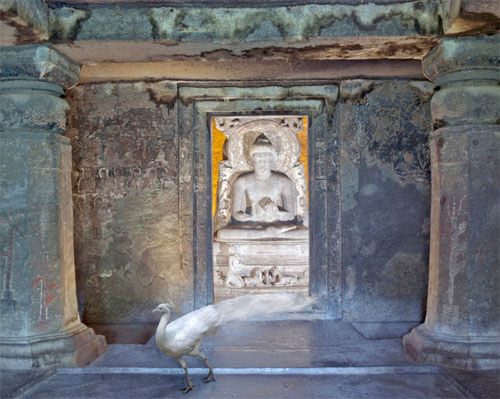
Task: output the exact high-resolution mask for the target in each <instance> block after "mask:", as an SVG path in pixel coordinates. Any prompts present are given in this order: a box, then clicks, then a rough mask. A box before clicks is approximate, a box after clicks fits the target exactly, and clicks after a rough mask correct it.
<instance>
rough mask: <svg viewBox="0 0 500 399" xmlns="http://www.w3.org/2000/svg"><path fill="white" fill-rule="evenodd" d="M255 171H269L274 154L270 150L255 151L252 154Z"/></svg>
mask: <svg viewBox="0 0 500 399" xmlns="http://www.w3.org/2000/svg"><path fill="white" fill-rule="evenodd" d="M252 162H253V166H254V169H255V171H256V172H270V171H271V169H272V168H273V166H274V155H273V154H272V153H271V152H267V151H266V152H256V153H254V154H253V155H252Z"/></svg>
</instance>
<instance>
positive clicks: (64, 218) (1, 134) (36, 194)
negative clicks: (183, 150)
mask: <svg viewBox="0 0 500 399" xmlns="http://www.w3.org/2000/svg"><path fill="white" fill-rule="evenodd" d="M0 57H1V58H0V65H2V67H1V71H0V102H1V104H2V105H1V108H0V113H1V119H0V151H1V154H0V187H1V192H0V282H1V286H0V290H1V292H0V367H1V368H24V367H43V366H48V365H58V366H77V365H79V366H82V365H86V364H88V363H89V362H90V361H92V360H94V359H95V358H96V357H97V356H99V355H100V354H101V353H103V352H104V351H105V349H106V343H105V340H104V337H102V336H97V335H95V333H94V331H93V330H92V329H90V328H87V327H86V326H85V325H84V324H82V323H81V322H80V318H79V315H78V308H77V301H76V289H75V266H74V261H73V210H72V209H73V208H72V198H71V146H70V143H69V139H68V138H66V137H64V136H62V134H63V133H64V129H65V125H66V111H67V110H68V105H67V103H66V102H65V101H64V100H63V99H62V98H61V97H62V95H63V94H64V88H65V87H68V86H70V85H74V84H75V83H76V82H77V80H78V73H79V67H78V65H75V64H74V63H72V62H71V61H70V60H68V59H66V58H64V57H63V56H61V55H60V54H59V53H57V52H56V51H54V50H53V49H51V48H50V47H47V46H17V47H5V48H0Z"/></svg>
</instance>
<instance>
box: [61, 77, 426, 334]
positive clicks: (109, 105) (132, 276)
mask: <svg viewBox="0 0 500 399" xmlns="http://www.w3.org/2000/svg"><path fill="white" fill-rule="evenodd" d="M339 87H340V91H339V99H338V102H337V105H336V106H335V108H333V107H332V108H331V109H332V112H331V114H330V115H329V116H328V118H330V120H331V124H330V126H331V127H328V129H332V130H331V134H332V135H333V136H332V137H337V141H336V144H335V145H336V146H338V150H337V151H336V152H335V153H331V155H330V157H329V161H328V162H327V164H325V165H324V167H326V168H331V169H332V171H331V174H335V175H337V174H338V176H340V178H339V180H338V181H337V180H332V181H331V182H329V183H328V184H330V185H331V187H329V188H328V193H329V194H328V195H329V198H331V200H332V201H334V200H335V202H336V201H337V200H336V198H340V212H341V218H340V220H341V228H340V234H337V233H335V234H334V235H335V236H332V237H330V238H329V239H330V240H333V241H338V240H339V241H340V242H341V250H340V251H337V249H335V248H340V247H339V246H337V245H333V246H332V251H336V252H335V254H333V255H334V258H335V259H337V261H338V262H340V270H341V273H338V274H337V273H336V272H335V270H337V268H338V267H339V265H338V264H337V263H336V262H337V261H336V262H333V263H331V264H330V262H329V264H328V268H329V269H328V270H329V272H330V271H331V273H332V275H333V274H335V276H338V277H335V278H336V279H338V278H340V279H342V280H343V281H342V282H341V283H340V282H339V281H337V280H335V281H333V280H332V281H331V282H330V283H331V284H334V285H335V287H341V289H340V290H339V291H337V288H335V289H334V288H332V290H335V293H334V295H335V298H338V299H339V304H340V306H341V307H342V309H339V311H338V312H337V313H336V315H337V316H336V317H345V318H347V319H351V320H358V321H415V322H416V323H418V322H419V321H421V320H422V318H423V314H424V309H425V298H426V293H427V283H426V282H427V274H428V267H427V265H428V252H429V249H428V246H429V215H430V183H429V177H430V172H429V150H428V144H427V142H428V134H429V131H430V130H431V128H432V121H431V117H430V105H429V102H430V97H431V94H432V85H431V84H430V83H428V82H423V81H404V80H398V81H371V80H354V81H343V82H340V84H339ZM255 90H258V89H255ZM175 96H176V91H175V87H174V86H173V85H172V84H171V83H166V82H157V83H106V84H88V85H82V86H78V87H76V88H75V89H72V90H70V94H69V96H68V101H69V103H70V106H71V115H70V121H69V125H70V129H69V131H68V135H69V136H70V137H71V141H72V145H73V200H74V215H75V217H74V224H75V263H76V270H77V287H78V298H79V300H80V306H81V309H84V314H83V319H84V321H85V322H87V323H89V324H91V325H93V324H107V323H109V324H113V323H148V322H152V321H153V319H152V315H151V309H152V306H153V305H154V304H157V303H159V302H162V301H163V300H164V298H167V297H168V298H170V299H172V300H174V302H175V303H176V305H177V306H178V307H179V308H180V310H182V311H188V310H192V308H193V300H194V299H195V298H193V293H194V291H193V283H194V281H195V280H194V275H193V274H194V273H195V272H194V268H193V265H192V264H191V263H189V262H188V263H185V262H182V259H184V258H189V256H191V255H190V253H191V251H192V250H193V249H192V247H191V246H190V245H186V243H187V242H189V239H188V238H187V237H183V236H182V232H183V231H187V230H185V228H186V226H184V228H181V225H182V223H181V220H180V217H179V214H180V213H181V211H180V209H181V207H184V206H187V204H182V201H181V200H180V199H179V197H178V192H179V191H178V190H179V184H178V182H179V176H178V167H179V165H180V163H181V159H179V154H182V153H183V152H182V151H180V150H179V144H178V143H179V140H181V139H182V137H180V136H179V135H180V134H181V133H180V132H187V130H186V129H190V128H189V127H188V126H187V123H188V121H187V120H184V119H185V118H184V119H182V118H180V119H179V121H178V113H177V109H178V107H179V106H180V105H179V104H181V103H180V100H176V98H175ZM222 100H223V97H221V98H220V100H217V101H222ZM313 123H314V121H313ZM181 127H182V128H181ZM184 139H185V138H184ZM332 145H333V144H332ZM202 151H205V149H204V147H203V148H202ZM201 156H203V157H204V156H205V155H200V157H201ZM310 162H313V163H314V162H316V161H315V160H314V159H311V160H310ZM322 167H323V166H322ZM328 173H329V174H330V172H328ZM192 184H196V181H195V182H193V183H192ZM195 190H197V192H198V195H201V194H200V192H202V191H200V190H201V188H200V187H198V189H196V187H195ZM194 212H197V211H196V209H195V210H194ZM314 225H315V222H314V220H312V221H311V229H314V228H315V227H314ZM199 228H201V229H205V228H206V227H203V226H201V227H199ZM327 234H330V233H327ZM331 234H333V233H331ZM194 239H195V240H196V237H194ZM198 239H199V238H198ZM199 245H204V244H203V243H199ZM187 252H189V253H187ZM333 255H332V256H333ZM334 272H335V273H334ZM199 273H203V272H202V271H200V270H199V271H198V274H199ZM197 278H198V279H200V278H202V276H200V275H198V276H197ZM205 278H208V277H206V276H205ZM330 283H329V284H330ZM336 300H337V299H336Z"/></svg>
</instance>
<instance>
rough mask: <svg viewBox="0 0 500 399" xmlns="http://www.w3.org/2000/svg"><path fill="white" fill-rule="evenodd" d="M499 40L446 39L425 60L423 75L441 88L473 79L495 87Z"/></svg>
mask: <svg viewBox="0 0 500 399" xmlns="http://www.w3.org/2000/svg"><path fill="white" fill-rule="evenodd" d="M498 40H499V35H491V36H476V37H470V36H464V37H455V38H446V39H445V40H443V41H441V43H440V44H439V45H438V46H436V47H435V48H434V49H433V50H432V51H431V52H430V53H429V54H427V56H426V57H425V58H424V59H423V61H422V66H423V69H424V73H425V75H426V76H427V77H428V78H429V79H430V80H432V81H435V83H436V85H438V86H441V85H443V84H447V83H452V82H457V83H458V82H464V81H469V80H471V79H472V76H474V78H473V79H475V80H489V81H491V82H490V84H495V83H494V82H495V81H497V80H498V69H496V68H498V66H499V65H500V60H499V57H498ZM480 66H484V67H483V68H481V67H480ZM445 72H446V73H445ZM451 72H455V73H451Z"/></svg>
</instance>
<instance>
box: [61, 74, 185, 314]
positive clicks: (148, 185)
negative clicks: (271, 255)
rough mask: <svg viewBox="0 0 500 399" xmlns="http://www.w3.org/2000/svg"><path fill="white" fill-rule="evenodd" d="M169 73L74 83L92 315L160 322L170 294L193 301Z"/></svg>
mask: <svg viewBox="0 0 500 399" xmlns="http://www.w3.org/2000/svg"><path fill="white" fill-rule="evenodd" d="M175 93H176V90H175V86H172V85H170V84H168V83H161V82H160V83H154V84H145V83H136V84H111V83H108V84H97V85H84V86H78V87H77V88H75V89H73V90H72V91H71V92H70V95H69V97H68V100H69V102H70V104H71V106H72V113H71V118H70V120H71V122H70V126H71V129H70V130H69V136H70V137H71V140H72V143H73V200H74V203H75V243H76V245H75V257H76V270H77V287H78V294H79V299H80V306H81V309H82V310H83V318H84V320H85V321H86V322H87V323H90V324H112V323H148V322H153V315H152V313H151V309H153V308H154V307H155V306H156V305H157V304H158V303H161V302H164V301H165V299H166V298H169V299H170V300H172V301H173V302H174V303H175V304H176V305H177V306H178V307H179V309H182V310H183V311H186V310H192V306H193V305H192V301H193V298H192V295H193V286H192V281H193V274H192V273H193V271H192V265H183V264H182V263H181V259H180V248H181V247H180V245H181V242H182V241H183V237H182V236H179V197H178V173H179V171H178V152H179V146H178V140H179V139H178V137H177V134H176V129H177V128H176V126H177V108H176V106H174V105H171V101H172V96H174V98H175Z"/></svg>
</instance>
